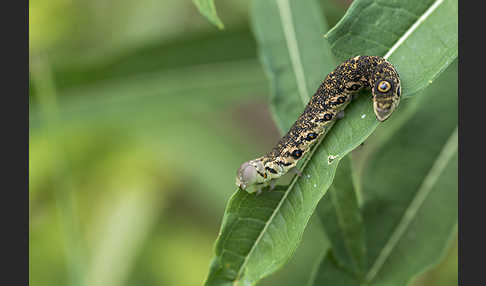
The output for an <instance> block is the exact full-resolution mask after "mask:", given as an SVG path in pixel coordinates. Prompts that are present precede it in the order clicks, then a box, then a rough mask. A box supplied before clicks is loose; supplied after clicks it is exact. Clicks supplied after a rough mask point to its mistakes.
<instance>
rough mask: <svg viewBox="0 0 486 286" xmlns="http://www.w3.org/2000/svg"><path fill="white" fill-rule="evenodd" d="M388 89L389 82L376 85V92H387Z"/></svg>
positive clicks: (383, 81)
mask: <svg viewBox="0 0 486 286" xmlns="http://www.w3.org/2000/svg"><path fill="white" fill-rule="evenodd" d="M390 88H391V84H390V83H389V82H387V81H386V80H382V81H381V82H380V83H379V84H378V90H379V91H381V92H388V91H389V90H390ZM397 93H398V92H397Z"/></svg>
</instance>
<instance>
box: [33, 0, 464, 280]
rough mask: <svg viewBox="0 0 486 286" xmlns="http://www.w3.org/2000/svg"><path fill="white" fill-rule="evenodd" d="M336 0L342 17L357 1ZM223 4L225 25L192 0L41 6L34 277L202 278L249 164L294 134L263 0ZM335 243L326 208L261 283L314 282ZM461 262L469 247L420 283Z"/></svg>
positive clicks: (95, 0)
mask: <svg viewBox="0 0 486 286" xmlns="http://www.w3.org/2000/svg"><path fill="white" fill-rule="evenodd" d="M322 2H323V3H324V4H325V5H326V6H325V7H326V9H325V11H323V12H324V13H325V15H326V17H327V20H328V22H329V24H330V26H333V25H334V24H335V23H336V22H337V21H338V19H339V18H340V17H341V16H342V15H343V14H344V11H345V9H346V7H347V5H349V3H350V1H344V0H323V1H322ZM216 8H217V10H218V14H219V16H220V18H221V19H222V21H223V23H224V24H225V29H224V30H218V29H217V28H216V27H214V26H213V25H212V24H210V23H209V22H208V21H207V20H206V19H205V18H204V17H203V16H201V15H200V13H199V12H198V10H197V8H196V7H195V6H194V4H193V3H192V1H190V0H184V1H181V0H142V1H128V0H118V1H113V0H84V1H79V0H44V1H36V0H33V1H30V3H29V30H30V31H29V39H30V100H29V101H30V112H29V113H30V118H29V121H30V131H29V132H30V138H29V141H30V142H29V143H30V144H29V145H30V147H29V148H30V150H29V151H30V152H29V156H30V158H29V201H30V209H29V215H30V217H29V219H30V252H29V253H30V254H29V256H30V257H29V258H30V259H29V264H30V267H29V272H30V273H29V274H30V285H36V286H41V285H103V286H115V285H201V284H202V283H203V281H204V279H205V277H206V275H207V271H208V269H209V263H210V259H211V257H212V246H213V242H214V240H215V239H216V236H217V234H218V231H219V226H220V223H221V218H222V215H223V211H224V207H225V205H226V201H227V199H228V198H229V197H230V195H231V194H232V192H233V191H234V190H235V187H234V176H235V173H236V169H237V168H238V166H239V165H240V164H241V162H243V161H246V160H248V159H251V158H253V157H255V154H260V153H262V152H264V151H265V150H268V149H269V148H271V147H272V145H273V144H274V143H275V142H276V141H277V140H278V138H279V134H278V131H277V128H276V126H275V124H274V123H273V121H272V119H271V118H272V117H271V115H270V113H269V108H268V103H267V98H268V96H269V94H270V87H269V82H268V80H267V78H266V76H265V74H264V72H263V70H262V67H261V64H260V62H259V60H258V55H257V46H256V43H255V40H254V36H253V35H252V32H251V27H250V24H249V23H250V19H249V17H250V16H251V15H249V10H250V3H249V2H248V1H243V0H233V1H216ZM328 246H329V245H328V242H327V239H326V236H325V233H324V231H323V230H322V228H321V226H320V225H319V221H318V220H317V218H313V219H312V220H311V222H310V224H309V226H308V228H307V230H306V232H305V234H304V239H303V243H302V245H301V246H300V247H299V249H298V251H297V253H296V254H295V256H294V257H293V259H292V260H291V261H290V262H289V264H288V265H286V266H285V267H284V269H283V270H281V271H279V272H277V273H276V274H275V275H273V276H271V277H269V278H266V279H264V280H263V281H262V282H261V283H260V284H261V285H301V284H302V283H303V281H307V280H308V279H309V276H310V272H311V271H312V268H313V266H314V264H315V263H316V262H317V261H319V259H320V256H321V254H322V253H324V252H325V250H326V249H327V247H328ZM316 248H317V249H316ZM456 268H457V246H454V247H453V249H452V250H451V251H450V254H449V256H448V258H447V259H446V260H445V261H444V262H443V263H442V264H441V265H440V266H439V267H438V268H436V269H433V270H432V271H429V272H427V273H426V274H425V275H422V276H421V277H420V278H419V279H418V280H417V282H416V283H417V284H420V285H445V284H446V283H450V282H451V281H452V282H454V281H457V272H456ZM428 281H434V282H433V283H432V284H431V283H430V282H428ZM441 281H442V283H441ZM436 283H438V284H436Z"/></svg>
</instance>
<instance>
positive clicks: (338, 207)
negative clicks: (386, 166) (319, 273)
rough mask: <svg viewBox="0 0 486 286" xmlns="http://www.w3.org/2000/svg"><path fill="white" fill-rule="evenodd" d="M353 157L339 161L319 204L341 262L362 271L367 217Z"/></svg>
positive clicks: (359, 271) (335, 254) (322, 220)
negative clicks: (355, 179)
mask: <svg viewBox="0 0 486 286" xmlns="http://www.w3.org/2000/svg"><path fill="white" fill-rule="evenodd" d="M352 171H353V170H352V168H351V159H350V158H349V156H346V157H345V158H344V159H342V160H341V162H340V163H339V167H338V169H337V171H336V175H335V177H334V180H333V183H332V185H331V187H330V188H329V190H328V191H327V193H326V195H325V196H324V197H323V199H322V200H321V202H320V203H319V205H318V207H317V211H318V214H319V218H320V219H321V222H322V224H323V226H324V228H325V230H326V233H327V236H328V238H329V239H330V241H331V244H332V251H333V254H334V256H335V257H336V260H337V261H338V262H339V264H340V265H343V266H344V267H345V268H346V269H349V270H350V271H352V272H353V273H356V274H359V275H360V274H362V272H363V271H364V270H365V267H366V246H365V232H364V226H363V218H362V217H361V210H360V208H359V205H358V199H357V196H356V191H355V189H356V188H355V186H354V185H353V179H352Z"/></svg>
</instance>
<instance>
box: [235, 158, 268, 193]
mask: <svg viewBox="0 0 486 286" xmlns="http://www.w3.org/2000/svg"><path fill="white" fill-rule="evenodd" d="M267 178H268V175H267V173H266V172H265V168H264V165H263V162H262V161H261V160H260V158H259V159H254V160H251V161H248V162H245V163H243V164H241V166H240V168H239V169H238V173H237V175H236V186H238V187H239V188H240V189H242V190H246V189H247V188H248V187H249V186H252V185H254V184H261V183H264V182H265V181H267Z"/></svg>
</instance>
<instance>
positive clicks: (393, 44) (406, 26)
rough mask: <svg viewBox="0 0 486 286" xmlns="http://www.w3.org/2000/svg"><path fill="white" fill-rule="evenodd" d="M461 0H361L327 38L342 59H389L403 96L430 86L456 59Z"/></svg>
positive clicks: (353, 5)
mask: <svg viewBox="0 0 486 286" xmlns="http://www.w3.org/2000/svg"><path fill="white" fill-rule="evenodd" d="M457 19H458V13H457V0H425V1H424V0H411V1H400V0H358V1H353V4H352V5H351V6H350V7H349V9H348V11H347V12H346V14H345V16H344V17H343V18H342V19H341V21H339V23H338V24H337V25H336V26H335V27H334V28H333V29H332V30H330V31H329V33H328V34H327V35H326V37H327V38H328V40H329V43H330V44H331V46H332V51H333V52H334V54H335V55H336V56H337V57H338V58H339V59H341V60H344V59H347V58H349V57H352V56H355V55H375V56H383V57H385V58H389V60H390V62H391V63H393V64H394V65H395V66H396V68H397V70H398V73H399V74H400V77H401V80H402V90H403V96H405V97H406V96H410V95H413V94H415V93H417V92H418V91H420V90H422V89H424V88H425V87H427V86H428V85H429V84H430V83H431V82H432V81H433V80H434V79H435V78H436V77H437V76H438V75H439V74H440V73H441V72H442V71H443V70H444V69H445V68H446V67H447V66H448V65H449V64H450V63H451V62H452V61H453V60H454V59H455V58H456V57H457V51H458V48H457V46H458V37H457V34H458V33H457V30H458V28H457V26H458V20H457Z"/></svg>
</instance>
